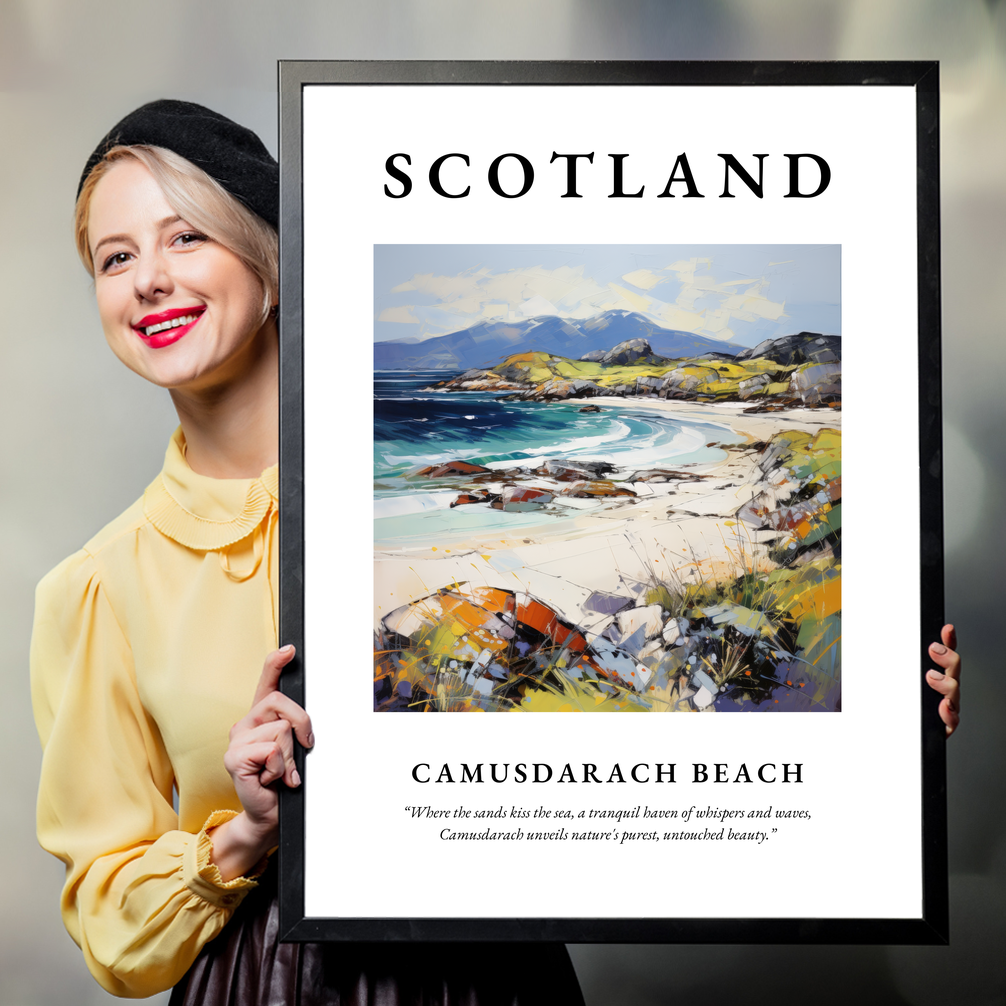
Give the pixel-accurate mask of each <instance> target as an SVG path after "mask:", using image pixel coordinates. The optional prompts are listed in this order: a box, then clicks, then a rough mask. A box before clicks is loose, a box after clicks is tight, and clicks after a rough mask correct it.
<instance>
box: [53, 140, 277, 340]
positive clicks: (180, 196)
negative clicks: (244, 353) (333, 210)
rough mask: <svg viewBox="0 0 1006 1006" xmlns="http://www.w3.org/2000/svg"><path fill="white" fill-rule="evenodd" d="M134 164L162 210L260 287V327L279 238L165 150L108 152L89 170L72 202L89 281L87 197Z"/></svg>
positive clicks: (273, 285) (271, 300) (273, 288)
mask: <svg viewBox="0 0 1006 1006" xmlns="http://www.w3.org/2000/svg"><path fill="white" fill-rule="evenodd" d="M126 158H133V159H134V160H137V161H139V162H140V163H141V164H142V165H143V166H144V167H145V168H146V169H147V170H148V171H149V172H150V173H151V174H152V175H153V176H154V180H155V181H156V182H157V184H158V185H159V186H160V187H161V191H162V192H163V193H164V197H165V199H166V200H167V201H168V205H169V206H170V207H171V208H172V209H173V210H174V211H175V212H176V213H177V214H178V215H179V216H180V217H181V218H182V219H183V220H185V221H186V222H187V223H189V224H191V225H192V226H193V227H195V228H196V229H197V230H200V231H202V232H203V233H204V234H206V236H207V237H209V238H212V239H213V240H214V241H216V242H217V243H218V244H221V245H223V246H224V247H225V248H227V249H229V250H230V251H232V252H234V254H235V255H237V257H238V258H240V259H241V261H242V262H244V264H245V265H246V266H248V268H249V269H251V271H252V272H253V273H255V275H256V276H257V277H258V278H259V281H260V282H261V283H262V292H263V303H262V322H263V323H264V322H265V320H266V318H267V317H268V316H269V313H270V311H271V310H272V306H273V304H275V303H276V300H277V298H278V294H279V236H278V235H277V233H276V230H275V229H274V228H273V227H271V226H270V225H269V224H268V223H266V222H265V221H264V220H263V219H262V218H261V217H260V216H258V214H256V213H253V212H252V211H251V210H250V209H248V207H247V206H245V205H244V204H243V203H242V202H240V201H239V200H237V199H235V198H234V196H232V195H231V194H230V193H229V192H228V191H227V190H226V189H225V188H224V187H223V186H222V185H221V184H220V183H219V182H218V181H216V180H215V179H213V178H211V177H210V176H209V175H208V174H206V172H205V171H203V169H202V168H199V167H197V166H196V165H195V164H193V163H192V162H191V161H189V160H187V159H186V158H184V157H181V156H179V155H178V154H176V153H175V152H174V151H173V150H168V149H167V148H165V147H152V146H145V145H143V146H141V145H137V146H131V147H123V146H119V147H112V149H111V150H109V151H108V153H106V154H105V156H104V157H103V158H102V159H101V160H100V161H98V163H97V164H96V165H95V166H94V167H93V168H92V169H91V173H90V174H89V175H88V176H87V179H86V180H85V181H84V185H83V187H82V188H81V190H80V195H79V196H78V197H77V206H76V209H75V210H74V220H73V225H74V239H75V240H76V243H77V254H78V255H79V256H80V260H81V262H83V263H84V268H85V269H86V270H87V271H88V273H89V274H90V276H91V278H92V279H93V278H94V259H93V258H92V256H91V246H90V244H89V243H88V240H87V227H88V221H89V217H90V209H91V197H92V196H93V195H94V190H95V187H96V186H97V184H98V182H99V181H100V180H101V179H102V177H104V175H106V174H107V173H108V170H109V168H111V167H112V165H113V164H115V162H116V161H121V160H125V159H126Z"/></svg>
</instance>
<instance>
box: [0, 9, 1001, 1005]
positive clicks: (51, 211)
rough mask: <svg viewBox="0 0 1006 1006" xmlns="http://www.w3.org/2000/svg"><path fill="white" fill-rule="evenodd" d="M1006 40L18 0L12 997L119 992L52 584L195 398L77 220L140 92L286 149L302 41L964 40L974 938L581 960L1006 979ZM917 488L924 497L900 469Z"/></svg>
mask: <svg viewBox="0 0 1006 1006" xmlns="http://www.w3.org/2000/svg"><path fill="white" fill-rule="evenodd" d="M1004 51H1006V4H1003V3H1000V2H997V0H761V2H757V3H756V2H749V0H706V2H696V0H681V2H678V0H665V2H660V0H582V2H575V0H507V2H505V3H502V2H499V3H479V2H474V0H401V2H398V3H393V2H391V0H369V2H367V3H351V2H345V0H333V2H324V0H299V2H289V3H279V2H277V0H162V2H161V3H157V4H155V3H153V2H145V0H131V2H125V0H89V2H87V3H80V2H78V0H3V2H2V3H0V81H2V91H0V136H2V138H3V139H2V148H0V149H2V152H3V153H2V156H0V235H2V242H0V257H2V263H3V265H2V268H0V287H2V300H0V303H2V305H3V309H2V310H3V318H2V321H0V388H2V393H0V420H2V425H0V429H2V431H3V435H2V438H0V486H2V491H0V549H2V560H0V598H2V603H0V640H2V643H0V683H2V685H0V687H2V691H0V694H2V696H3V699H4V705H5V707H6V709H7V712H6V714H5V715H4V716H3V717H2V720H0V765H2V766H3V771H2V773H0V776H2V782H0V787H2V806H3V821H4V826H3V828H2V829H0V863H2V864H3V867H2V875H3V881H2V883H0V1006H36V1004H37V1006H41V1004H73V1006H86V1004H89V1003H99V1002H104V1001H106V1000H107V999H108V997H107V996H106V995H105V994H104V993H103V992H102V991H101V990H100V989H99V988H98V986H97V985H95V984H94V982H93V981H92V980H91V979H90V977H89V976H88V975H87V972H86V970H85V968H84V965H83V963H82V960H81V957H80V954H79V952H78V951H77V950H76V948H75V947H74V946H73V945H72V943H71V942H70V940H69V938H68V937H67V936H66V934H65V932H64V931H63V928H62V925H61V922H60V919H59V914H58V910H57V896H58V890H59V885H60V876H61V868H60V867H59V865H58V864H57V863H56V862H55V861H54V860H53V861H50V859H49V857H47V856H46V855H45V854H44V853H42V852H41V851H40V850H39V849H38V848H37V846H36V844H35V839H34V828H33V806H34V798H35V785H36V778H37V771H38V764H39V749H38V740H37V737H36V735H35V732H34V728H33V725H32V720H31V713H30V705H29V695H28V680H27V655H28V638H29V629H30V623H31V611H32V590H33V587H34V584H35V583H36V581H37V580H38V579H39V577H40V576H41V575H42V574H43V573H44V572H45V571H46V570H48V569H49V568H50V567H51V566H53V565H54V564H55V563H56V562H58V561H59V560H60V559H61V558H63V556H65V555H67V554H68V553H69V552H71V551H73V550H75V549H76V548H78V547H79V546H80V545H81V544H82V543H83V542H84V541H85V540H86V539H87V538H88V537H89V536H90V535H91V534H92V533H93V532H94V531H95V530H96V529H97V528H98V527H100V526H101V525H102V524H103V523H104V522H105V521H106V520H107V519H109V518H110V517H111V516H113V515H114V514H116V513H118V512H119V511H120V510H122V509H123V508H124V507H125V506H126V505H128V504H129V503H130V502H132V500H133V499H135V498H136V497H137V495H138V494H139V493H140V491H141V490H142V489H143V487H144V486H145V485H146V483H147V482H148V481H149V480H150V478H152V477H153V475H154V474H155V473H156V472H157V470H158V469H159V466H160V460H161V457H162V455H163V450H164V446H165V443H166V440H167V437H168V434H169V432H170V431H171V429H172V428H173V427H174V422H175V420H174V416H173V413H172V411H171V408H170V405H169V403H168V399H167V396H166V395H165V394H164V393H163V392H159V391H157V390H156V389H154V388H152V387H148V386H145V385H144V384H143V382H141V381H139V380H138V379H137V378H136V377H134V376H133V375H132V374H129V373H128V372H127V371H126V370H125V369H124V368H123V367H122V366H121V365H120V364H119V363H118V362H117V361H116V360H115V359H114V358H113V357H112V355H111V353H110V352H109V351H108V350H107V348H106V347H105V344H104V340H103V338H102V335H101V330H100V326H99V323H98V318H97V313H96V311H95V308H94V304H93V302H92V295H91V290H90V283H89V280H88V278H87V276H86V275H85V274H84V272H83V270H82V269H81V267H80V265H79V264H78V262H77V260H76V257H75V254H74V251H73V247H72V241H71V232H70V221H71V210H72V202H73V195H74V191H75V186H76V182H77V177H78V172H79V171H80V169H81V167H82V165H83V162H84V160H85V158H86V156H87V154H88V153H89V152H90V150H91V148H92V146H93V144H94V143H95V142H96V141H97V140H98V138H99V137H100V136H101V135H102V134H103V133H104V132H105V130H106V129H107V128H108V127H109V126H110V125H111V124H112V123H113V122H115V121H116V120H117V119H118V118H119V117H120V116H121V115H122V114H124V113H125V112H126V111H128V110H130V109H131V108H133V107H135V106H136V105H138V104H140V103H141V102H143V101H146V100H149V99H152V98H159V97H166V96H171V97H180V98H188V99H192V100H197V101H200V102H203V103H205V104H208V105H210V106H211V107H213V108H217V109H219V110H220V111H223V112H225V113H227V114H229V115H231V116H232V117H233V118H235V119H237V120H239V121H241V122H244V123H247V124H248V125H250V126H252V127H253V128H254V129H256V130H257V131H258V132H259V133H261V135H262V136H263V137H264V138H265V139H266V141H267V142H268V143H269V144H270V145H271V146H272V147H273V149H275V139H276V99H275V79H276V70H275V61H276V60H277V59H279V58H301V59H303V58H310V59H324V58H329V59H331V58H399V59H420V58H466V59H479V58H512V59H517V58H534V59H553V58H563V59H569V58H610V59H637V58H647V59H653V58H669V59H682V58H688V59H777V58H783V59H921V58H925V59H940V60H941V61H942V81H943V99H942V100H943V291H944V317H943V321H944V340H945V343H944V344H945V357H944V360H945V369H944V387H945V393H946V413H945V415H946V436H947V452H946V455H947V456H946V468H947V480H946V502H947V522H948V526H947V538H948V565H947V588H948V593H947V596H948V604H947V613H948V617H949V618H950V619H952V620H954V621H955V622H956V623H957V625H958V626H959V629H960V633H961V637H962V640H963V649H964V651H965V653H966V665H967V667H966V679H967V680H966V691H967V695H966V698H965V702H964V726H963V728H962V730H961V733H960V734H959V735H958V736H957V737H955V738H954V739H953V741H952V743H951V745H950V749H951V750H950V765H949V788H950V797H949V807H950V864H951V871H952V875H951V893H952V912H953V916H952V924H953V945H952V946H951V947H949V948H935V949H934V948H928V949H917V948H916V949H912V948H896V947H871V948H844V947H818V948H801V947H769V948H764V947H761V948H759V947H660V946H603V947H575V948H573V955H574V960H575V962H576V965H577V968H578V970H579V972H580V975H581V978H582V981H583V985H584V990H585V993H586V997H587V1002H588V1003H589V1004H592V1006H593V1004H608V1003H620V1004H626V1006H630V1004H631V1006H637V1004H638V1006H642V1004H657V1003H694V1004H707V1003H708V1004H712V1003H716V1004H720V1003H724V1002H731V1003H735V1004H738V1006H740V1004H747V1003H762V1002H796V1001H801V1000H805V999H809V1000H811V1001H813V1002H815V1003H820V1004H827V1003H839V1002H841V1003H845V1002H847V1001H849V1000H851V999H855V1000H856V1001H858V1002H860V1003H865V1004H870V1003H910V1004H918V1006H921V1004H929V1003H932V1004H944V1003H955V1004H975V1006H978V1004H982V1006H985V1004H992V1003H1002V1002H1006V964H1004V963H1002V958H1001V957H1000V950H1001V947H1002V944H1003V938H1004V936H1006V924H1004V919H1003V908H1004V904H1006V902H1004V897H1003V895H1004V888H1006V841H1004V834H1006V829H1004V823H1006V799H1004V798H1006V785H1004V782H1003V772H1002V770H1003V766H1004V759H1003V747H1004V739H1003V737H1004V734H1003V731H1002V729H1001V724H1002V722H1003V707H1004V699H1003V692H1002V690H999V689H998V687H997V685H996V682H997V680H998V676H999V674H1001V673H1002V662H1001V660H1000V658H999V651H1000V644H999V638H998V633H999V630H1000V629H1001V628H1002V626H1003V621H1004V620H1003V614H1002V598H1003V596H1004V592H1003V587H1004V577H1003V573H1002V566H1003V562H1002V553H1003V548H1002V530H1001V525H1000V524H999V520H998V518H999V516H1000V515H999V512H998V502H999V500H1000V499H1001V496H1002V490H1003V486H1004V481H1006V478H1004V473H1006V463H1004V462H1006V438H1003V437H1002V436H1001V434H1000V430H1001V429H1002V427H1003V414H1004V411H1006V404H1004V400H1003V396H1002V394H1001V385H1002V382H1003V375H1004V374H1006V367H1004V363H1006V360H1004V356H1006V350H1004V349H1003V345H1002V332H1001V318H1002V304H1003V299H1004V295H1003V292H1002V291H1003V290H1004V289H1006V248H1004V245H1003V241H1002V240H1001V235H1002V233H1003V227H1004V225H1006V170H1004V169H1006V164H1004V159H1006V129H1004V125H1006V121H1004V120H1006V100H1004V99H1006V60H1004ZM1000 284H1003V285H1002V287H1000ZM892 393H895V394H897V393H898V390H897V389H894V390H893V392H892ZM904 394H906V395H911V394H913V389H912V388H911V387H906V388H905V389H904ZM889 502H890V505H891V508H892V509H896V506H897V489H896V487H895V488H893V489H892V490H891V497H890V500H889ZM878 547H883V542H882V541H880V540H878ZM906 645H912V643H911V641H910V640H906ZM847 659H848V660H849V662H850V663H854V664H856V665H857V667H858V668H859V670H860V671H861V672H862V673H867V674H871V675H875V676H876V680H877V694H878V700H879V697H880V696H882V694H883V668H882V667H871V664H870V654H869V653H862V654H849V656H848V658H847ZM864 826H865V827H868V826H869V823H868V822H864ZM682 868H685V869H687V868H688V867H687V865H685V866H684V867H682V866H680V865H677V866H675V867H674V869H682ZM668 869H669V873H670V870H671V867H670V866H669V867H668Z"/></svg>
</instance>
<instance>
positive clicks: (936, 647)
mask: <svg viewBox="0 0 1006 1006" xmlns="http://www.w3.org/2000/svg"><path fill="white" fill-rule="evenodd" d="M929 649H931V650H932V651H933V653H946V652H947V648H946V647H945V646H944V645H943V644H942V643H933V645H932V646H930V647H929Z"/></svg>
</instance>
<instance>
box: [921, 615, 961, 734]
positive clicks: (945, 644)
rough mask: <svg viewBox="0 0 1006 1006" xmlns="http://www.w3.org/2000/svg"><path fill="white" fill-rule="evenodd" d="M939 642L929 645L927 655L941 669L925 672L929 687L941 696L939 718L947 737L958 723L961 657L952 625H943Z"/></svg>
mask: <svg viewBox="0 0 1006 1006" xmlns="http://www.w3.org/2000/svg"><path fill="white" fill-rule="evenodd" d="M940 639H941V640H942V642H940V643H931V644H930V645H929V656H930V657H931V658H932V660H933V661H934V663H936V664H939V666H940V667H941V668H942V670H939V671H938V670H935V669H931V670H929V671H927V672H926V682H927V683H928V685H929V687H930V688H932V689H934V690H935V691H937V692H939V693H940V694H941V695H942V696H943V700H942V701H941V702H940V706H939V711H940V719H941V720H943V722H944V724H945V725H946V729H947V736H948V737H949V736H950V735H951V734H952V733H953V732H954V731H955V730H956V729H957V725H958V724H959V723H960V719H961V716H960V712H961V706H960V701H961V700H960V691H961V686H960V680H959V679H960V674H961V657H960V654H959V653H957V651H956V647H957V633H956V631H955V629H954V627H953V626H952V625H944V626H943V629H942V631H941V632H940Z"/></svg>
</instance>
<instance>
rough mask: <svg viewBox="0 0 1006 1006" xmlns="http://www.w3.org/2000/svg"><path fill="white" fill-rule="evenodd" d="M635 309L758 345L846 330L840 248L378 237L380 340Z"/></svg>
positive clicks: (674, 324) (662, 321) (667, 322)
mask: <svg viewBox="0 0 1006 1006" xmlns="http://www.w3.org/2000/svg"><path fill="white" fill-rule="evenodd" d="M609 310H623V311H637V312H639V313H640V314H643V315H646V316H647V317H649V318H650V319H652V320H653V321H655V322H656V323H657V324H659V325H662V326H663V327H664V328H670V329H678V330H681V331H686V332H693V333H695V334H697V335H702V336H706V337H707V338H710V339H720V340H723V341H729V342H737V343H740V344H742V345H745V346H754V345H757V344H758V343H759V342H761V341H762V340H763V339H769V338H775V337H778V336H782V335H790V334H792V333H795V332H804V331H806V332H821V333H824V334H827V335H840V334H841V332H842V327H841V326H842V313H841V246H840V245H375V246H374V319H375V321H374V341H375V342H383V341H386V340H389V339H408V340H410V341H423V340H425V339H430V338H433V337H434V336H438V335H446V334H448V333H450V332H457V331H460V330H461V329H465V328H470V327H471V326H472V325H475V324H478V323H479V322H481V321H505V320H511V321H520V320H522V319H524V318H529V317H536V316H540V315H558V316H560V317H563V318H574V319H579V318H590V317H593V316H594V315H596V314H601V313H602V312H604V311H609Z"/></svg>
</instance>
